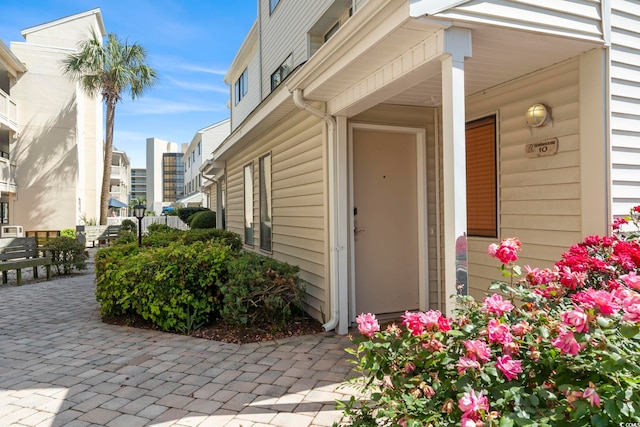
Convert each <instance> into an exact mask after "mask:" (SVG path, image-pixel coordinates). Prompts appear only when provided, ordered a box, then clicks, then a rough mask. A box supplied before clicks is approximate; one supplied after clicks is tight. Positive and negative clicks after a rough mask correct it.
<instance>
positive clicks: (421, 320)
mask: <svg viewBox="0 0 640 427" xmlns="http://www.w3.org/2000/svg"><path fill="white" fill-rule="evenodd" d="M425 322H426V318H425V315H424V313H421V312H415V313H412V312H410V311H405V313H404V316H402V324H403V325H405V326H406V327H407V329H408V330H409V331H410V332H411V335H413V336H419V335H422V334H423V333H424V324H425Z"/></svg>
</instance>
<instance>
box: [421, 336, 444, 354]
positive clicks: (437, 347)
mask: <svg viewBox="0 0 640 427" xmlns="http://www.w3.org/2000/svg"><path fill="white" fill-rule="evenodd" d="M422 347H423V348H424V349H425V350H431V351H433V352H438V351H442V349H443V348H444V344H442V343H441V342H440V341H438V340H437V339H435V338H433V339H431V340H429V341H428V342H423V343H422Z"/></svg>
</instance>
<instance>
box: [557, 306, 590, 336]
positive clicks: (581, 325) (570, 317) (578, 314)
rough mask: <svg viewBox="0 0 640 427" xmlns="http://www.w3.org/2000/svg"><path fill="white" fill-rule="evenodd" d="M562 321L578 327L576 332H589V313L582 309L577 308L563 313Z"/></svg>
mask: <svg viewBox="0 0 640 427" xmlns="http://www.w3.org/2000/svg"><path fill="white" fill-rule="evenodd" d="M562 321H563V322H564V323H565V324H566V325H569V326H573V327H574V328H576V332H588V331H589V321H588V318H587V314H586V313H585V312H584V311H583V310H582V309H581V308H576V309H575V310H570V311H566V312H564V313H562Z"/></svg>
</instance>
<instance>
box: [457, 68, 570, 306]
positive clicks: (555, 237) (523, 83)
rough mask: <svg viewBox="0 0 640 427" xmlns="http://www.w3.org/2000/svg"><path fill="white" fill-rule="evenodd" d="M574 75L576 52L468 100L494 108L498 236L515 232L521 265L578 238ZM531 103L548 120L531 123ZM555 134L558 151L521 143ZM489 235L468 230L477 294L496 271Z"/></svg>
mask: <svg viewBox="0 0 640 427" xmlns="http://www.w3.org/2000/svg"><path fill="white" fill-rule="evenodd" d="M578 82H579V62H578V60H577V59H575V60H571V61H568V62H565V63H563V64H560V65H557V66H554V67H550V68H548V69H546V70H543V71H540V72H538V73H535V74H533V75H530V76H527V77H523V78H520V79H517V80H515V81H513V82H510V83H507V84H505V85H501V86H499V87H496V88H494V89H491V90H487V91H485V92H483V93H481V94H476V95H472V96H470V97H468V100H467V111H466V113H467V118H468V120H473V119H477V118H479V117H483V116H486V115H490V114H495V113H497V115H498V116H497V117H498V146H499V148H498V171H499V175H498V182H499V184H498V185H499V191H498V227H499V236H498V239H503V238H506V237H519V238H520V240H521V241H522V243H523V250H522V253H521V259H520V261H519V263H520V264H521V265H526V264H530V265H532V266H535V267H545V266H550V265H552V263H553V262H554V261H556V260H557V259H558V258H559V256H560V254H561V253H562V251H564V250H566V248H568V247H569V246H570V245H572V244H573V243H575V242H578V241H579V240H580V239H581V230H580V224H581V198H580V197H581V186H580V137H579V126H580V120H579V86H578ZM536 103H543V104H546V105H548V106H549V107H551V109H552V117H553V121H552V122H551V123H549V124H548V125H546V126H544V127H541V128H531V129H530V128H529V127H528V126H527V124H526V122H525V120H524V116H525V112H526V110H527V108H528V107H529V106H531V105H533V104H536ZM552 137H556V138H558V152H557V154H555V155H553V156H547V157H538V158H527V157H526V156H525V145H526V144H528V143H534V142H539V141H542V140H545V139H547V138H552ZM445 220H446V219H445ZM493 242H495V239H487V238H473V237H471V238H469V241H468V257H469V285H470V286H469V291H470V294H471V295H473V296H474V297H482V296H483V295H484V292H485V291H486V290H487V288H488V285H489V284H490V283H491V281H493V280H500V279H501V277H500V274H499V272H498V270H497V268H496V267H498V266H499V264H498V263H497V261H496V260H493V259H491V258H490V257H489V256H488V255H487V254H486V250H487V246H488V245H489V244H490V243H493Z"/></svg>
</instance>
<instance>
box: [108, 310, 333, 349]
mask: <svg viewBox="0 0 640 427" xmlns="http://www.w3.org/2000/svg"><path fill="white" fill-rule="evenodd" d="M102 321H103V322H105V323H109V324H112V325H126V326H132V327H135V328H143V329H158V328H157V327H156V326H155V325H153V324H151V322H149V321H147V320H144V319H143V318H142V317H141V316H121V317H112V318H104V317H103V319H102ZM272 326H273V325H271V324H268V323H267V324H263V325H257V326H252V327H234V326H230V325H225V324H223V323H213V324H211V325H209V326H205V327H203V328H201V329H199V330H197V331H193V332H192V333H191V334H190V335H191V336H192V337H196V338H203V339H207V340H214V341H221V342H225V343H234V344H247V343H254V342H264V341H269V340H274V339H282V338H289V337H296V336H301V335H309V334H318V333H321V332H323V329H322V324H321V323H320V322H318V321H317V320H315V319H313V318H311V317H308V316H305V317H298V318H296V319H295V320H294V321H293V322H291V323H289V324H287V325H286V326H284V327H283V328H280V329H279V330H274V329H273V328H272Z"/></svg>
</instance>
